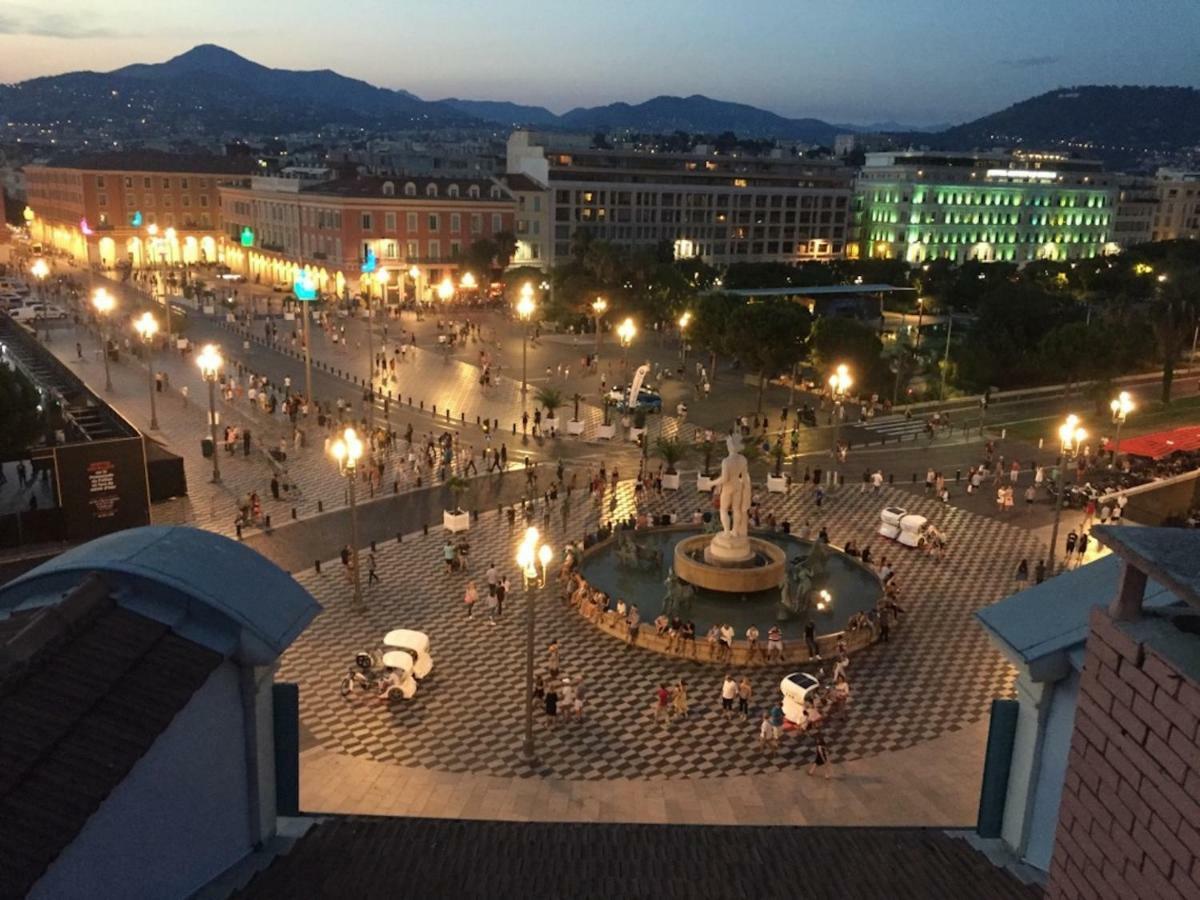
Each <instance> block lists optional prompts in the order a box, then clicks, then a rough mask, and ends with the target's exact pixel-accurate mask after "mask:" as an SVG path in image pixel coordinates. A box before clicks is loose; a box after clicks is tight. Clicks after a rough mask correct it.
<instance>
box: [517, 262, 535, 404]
mask: <svg viewBox="0 0 1200 900" xmlns="http://www.w3.org/2000/svg"><path fill="white" fill-rule="evenodd" d="M536 308H537V307H536V304H534V302H533V285H532V284H530V283H529V282H528V281H527V282H525V283H524V284H523V285H521V299H520V300H518V301H517V318H519V319H520V320H521V321H522V322H524V323H525V330H524V332H523V334H522V337H521V393H522V394H524V393H525V392H526V391H528V390H529V383H528V378H527V374H528V368H529V320H530V319H532V318H533V311H534V310H535V309H536Z"/></svg>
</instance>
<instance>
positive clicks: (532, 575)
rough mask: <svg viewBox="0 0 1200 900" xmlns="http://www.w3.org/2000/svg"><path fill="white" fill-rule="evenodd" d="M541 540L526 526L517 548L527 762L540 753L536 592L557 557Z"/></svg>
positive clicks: (525, 752)
mask: <svg viewBox="0 0 1200 900" xmlns="http://www.w3.org/2000/svg"><path fill="white" fill-rule="evenodd" d="M540 540H541V535H540V534H538V530H537V529H536V528H529V529H526V531H525V537H524V538H523V539H522V541H521V545H520V546H519V547H518V548H517V565H518V566H519V567H520V569H521V576H522V580H523V582H524V587H525V743H524V745H523V747H522V750H523V751H524V754H525V759H526V760H527V761H528V762H533V761H534V759H535V756H536V752H537V751H536V749H535V747H534V743H533V638H534V619H533V615H534V595H535V593H536V592H537V590H538V589H539V588H543V587H545V586H546V567H547V566H549V564H550V560H551V559H552V558H553V557H554V551H553V550H551V549H550V545H549V544H541V545H540V546H539V541H540ZM539 564H540V565H541V571H540V573H539V570H538V565H539ZM539 575H540V577H539Z"/></svg>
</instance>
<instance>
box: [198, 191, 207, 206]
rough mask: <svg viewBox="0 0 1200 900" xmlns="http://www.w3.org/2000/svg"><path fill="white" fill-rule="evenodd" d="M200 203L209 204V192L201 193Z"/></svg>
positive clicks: (202, 204)
mask: <svg viewBox="0 0 1200 900" xmlns="http://www.w3.org/2000/svg"><path fill="white" fill-rule="evenodd" d="M200 205H201V206H208V194H201V195H200Z"/></svg>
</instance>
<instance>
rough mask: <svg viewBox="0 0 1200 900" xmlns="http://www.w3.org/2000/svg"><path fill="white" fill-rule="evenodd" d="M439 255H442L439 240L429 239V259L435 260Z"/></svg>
mask: <svg viewBox="0 0 1200 900" xmlns="http://www.w3.org/2000/svg"><path fill="white" fill-rule="evenodd" d="M441 255H442V244H441V242H440V241H430V242H429V259H430V260H431V261H433V262H437V261H438V259H440V258H441Z"/></svg>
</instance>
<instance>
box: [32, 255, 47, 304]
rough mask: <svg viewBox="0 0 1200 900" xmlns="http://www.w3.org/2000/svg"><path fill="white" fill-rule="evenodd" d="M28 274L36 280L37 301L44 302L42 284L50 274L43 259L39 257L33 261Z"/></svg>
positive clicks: (44, 296)
mask: <svg viewBox="0 0 1200 900" xmlns="http://www.w3.org/2000/svg"><path fill="white" fill-rule="evenodd" d="M29 274H30V275H32V276H33V277H34V278H36V279H37V286H38V291H37V292H38V299H39V300H45V299H46V295H45V288H44V283H45V281H46V277H47V276H48V275H49V274H50V266H49V265H48V264H47V263H46V261H45V260H44V259H42V258H41V257H38V258H37V259H35V260H34V261H33V264H32V265H30V267H29Z"/></svg>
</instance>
